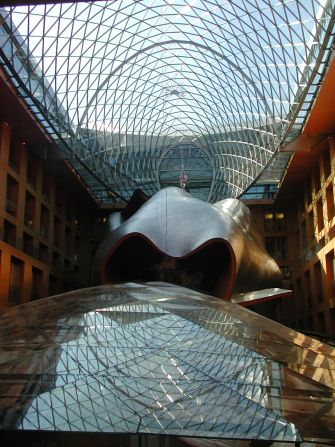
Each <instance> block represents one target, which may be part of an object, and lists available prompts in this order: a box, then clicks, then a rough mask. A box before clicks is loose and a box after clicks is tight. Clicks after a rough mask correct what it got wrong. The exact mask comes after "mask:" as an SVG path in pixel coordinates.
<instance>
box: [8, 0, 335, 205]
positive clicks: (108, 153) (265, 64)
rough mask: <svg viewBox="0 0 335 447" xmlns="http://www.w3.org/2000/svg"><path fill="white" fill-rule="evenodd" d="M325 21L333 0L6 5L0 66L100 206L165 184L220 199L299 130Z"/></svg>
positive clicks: (326, 48)
mask: <svg viewBox="0 0 335 447" xmlns="http://www.w3.org/2000/svg"><path fill="white" fill-rule="evenodd" d="M8 4H9V5H13V4H15V1H12V2H8ZM334 17H335V8H334V0H285V1H283V0H260V1H257V2H253V1H250V0H233V1H231V0H229V1H228V0H226V1H222V0H206V1H205V0H144V1H133V0H118V1H96V2H75V3H68V2H66V3H63V4H49V5H37V6H36V5H35V6H8V7H5V8H1V9H0V43H1V45H0V47H1V49H0V64H1V65H2V66H3V68H4V69H5V71H6V73H7V75H8V76H9V78H10V79H11V81H12V82H13V84H14V85H15V86H16V88H17V90H18V92H19V94H20V95H21V96H22V97H23V98H24V99H25V101H26V103H27V104H28V106H29V107H30V109H31V110H32V112H33V113H34V114H35V116H36V117H37V119H38V120H39V121H40V122H41V123H42V125H43V126H44V128H45V129H46V130H47V132H48V133H49V135H50V136H51V137H52V138H53V141H54V142H55V143H56V145H57V146H58V147H59V148H60V149H61V150H62V151H63V153H64V156H65V157H67V158H68V161H69V163H70V164H71V165H72V167H73V169H74V170H75V171H76V173H77V174H79V175H80V176H81V178H82V180H83V181H84V182H85V184H86V186H87V187H88V188H89V190H90V191H91V192H92V194H94V196H95V197H96V199H97V201H101V202H110V203H119V204H120V203H124V202H125V201H127V200H128V199H129V198H130V197H131V195H132V193H133V191H134V190H135V189H142V190H143V191H144V192H145V193H146V194H148V195H152V194H154V193H155V192H156V191H157V190H158V189H160V188H161V187H164V185H165V184H166V182H168V183H169V185H174V186H179V185H182V187H185V188H187V189H188V190H189V191H190V192H191V193H193V194H194V195H195V197H198V198H202V199H205V200H208V201H210V202H216V201H218V200H221V199H223V198H225V197H237V196H240V195H241V194H242V193H243V192H244V191H245V190H246V189H247V188H248V187H249V186H250V185H251V184H252V183H253V182H254V181H255V179H257V178H258V176H259V175H260V174H261V173H262V171H263V169H264V168H265V167H266V166H268V165H269V163H272V161H273V157H274V155H275V154H276V153H277V151H278V148H279V147H280V146H281V145H285V144H286V143H287V142H289V141H290V140H292V139H293V138H295V137H296V136H297V135H298V134H299V132H300V131H301V128H302V126H303V124H304V122H305V119H306V116H307V113H308V110H309V109H310V107H311V105H312V103H313V99H314V97H315V95H316V93H317V90H318V86H319V84H320V82H321V81H322V76H323V73H324V71H325V69H326V67H327V63H328V61H329V57H330V55H331V48H332V44H333V42H334V23H335V19H334ZM171 157H172V158H173V160H171ZM274 165H276V163H274ZM285 166H286V164H285ZM285 166H284V167H283V168H282V169H284V168H285ZM275 182H276V183H278V180H277V179H276V180H275Z"/></svg>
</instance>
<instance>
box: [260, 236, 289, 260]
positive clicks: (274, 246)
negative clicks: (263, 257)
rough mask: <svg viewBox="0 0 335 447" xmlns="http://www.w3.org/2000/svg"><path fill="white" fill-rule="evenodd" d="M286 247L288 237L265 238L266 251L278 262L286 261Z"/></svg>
mask: <svg viewBox="0 0 335 447" xmlns="http://www.w3.org/2000/svg"><path fill="white" fill-rule="evenodd" d="M286 245H287V240H286V237H267V238H265V247H266V250H267V251H268V253H269V254H270V255H271V256H272V257H273V258H274V259H275V260H276V261H284V260H285V259H286V257H287V253H286V251H287V250H286Z"/></svg>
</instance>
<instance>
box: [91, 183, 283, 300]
mask: <svg viewBox="0 0 335 447" xmlns="http://www.w3.org/2000/svg"><path fill="white" fill-rule="evenodd" d="M96 266H97V268H98V270H99V272H100V276H101V279H102V282H103V283H106V282H112V283H118V282H122V281H134V280H142V281H150V280H156V281H157V280H161V281H165V282H171V283H176V284H180V285H183V286H186V287H189V288H195V289H199V290H203V291H205V292H207V293H209V294H212V295H214V296H217V297H220V298H223V299H228V298H229V297H230V296H231V294H232V292H233V291H234V292H243V291H251V290H256V289H262V288H266V287H276V286H280V284H281V275H280V270H279V267H278V266H277V264H276V263H275V261H274V260H273V259H272V258H271V257H270V256H269V254H268V253H267V252H266V251H265V249H264V246H263V243H262V240H261V237H260V235H259V234H258V232H257V229H256V227H255V225H254V223H253V219H252V215H251V213H250V211H249V209H248V208H247V207H246V206H245V205H244V204H243V203H242V202H240V201H238V200H237V199H226V200H222V201H221V202H218V203H216V204H214V205H212V204H210V203H207V202H203V201H201V200H198V199H195V198H193V197H192V196H191V195H190V194H188V193H187V192H186V191H185V190H183V189H180V188H175V187H171V188H165V189H162V190H160V191H159V192H158V193H156V194H155V195H154V196H153V197H152V198H151V199H150V200H149V201H148V202H147V203H145V204H144V205H143V206H142V207H141V208H140V209H139V210H138V211H137V212H136V213H135V214H134V215H133V216H131V217H130V218H129V219H128V220H127V221H125V222H124V223H123V224H122V225H120V226H119V227H118V228H117V229H116V230H115V231H113V232H112V233H111V234H110V235H109V236H108V237H107V238H106V239H105V240H104V241H103V242H102V244H101V245H100V247H99V249H98V252H97V256H96Z"/></svg>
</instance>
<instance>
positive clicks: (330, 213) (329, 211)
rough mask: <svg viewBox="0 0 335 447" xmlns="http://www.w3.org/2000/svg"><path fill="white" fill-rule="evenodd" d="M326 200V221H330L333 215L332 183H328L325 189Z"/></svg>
mask: <svg viewBox="0 0 335 447" xmlns="http://www.w3.org/2000/svg"><path fill="white" fill-rule="evenodd" d="M326 200H327V214H328V221H330V220H331V219H332V218H333V217H334V193H333V185H332V184H330V185H329V186H328V188H327V190H326Z"/></svg>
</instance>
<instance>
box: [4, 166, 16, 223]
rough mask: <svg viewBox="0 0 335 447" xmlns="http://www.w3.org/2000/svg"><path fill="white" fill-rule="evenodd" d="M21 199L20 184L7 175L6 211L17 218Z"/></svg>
mask: <svg viewBox="0 0 335 447" xmlns="http://www.w3.org/2000/svg"><path fill="white" fill-rule="evenodd" d="M18 197H19V184H18V182H17V181H16V180H14V179H13V177H11V176H10V175H7V193H6V211H7V213H9V214H11V215H12V216H16V213H17V204H18Z"/></svg>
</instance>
